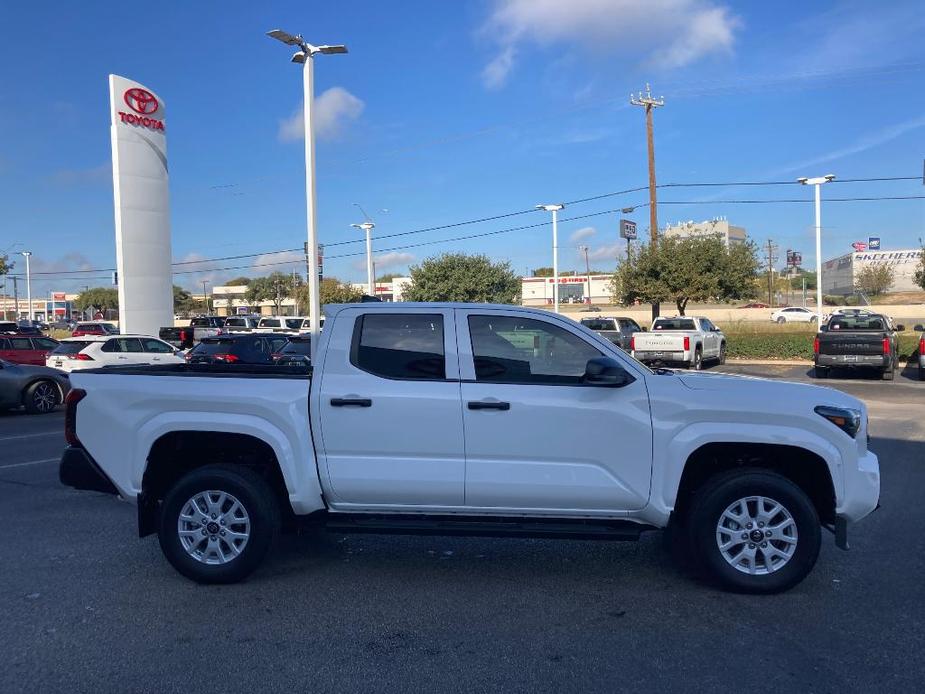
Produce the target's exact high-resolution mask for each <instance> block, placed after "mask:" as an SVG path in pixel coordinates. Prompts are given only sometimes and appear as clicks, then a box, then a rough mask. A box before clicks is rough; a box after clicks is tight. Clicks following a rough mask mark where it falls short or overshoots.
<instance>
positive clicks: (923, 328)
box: [912, 323, 925, 333]
mask: <svg viewBox="0 0 925 694" xmlns="http://www.w3.org/2000/svg"><path fill="white" fill-rule="evenodd" d="M912 329H913V330H915V332H917V333H920V332H925V326H923V325H922V324H921V323H918V324H916V326H915V327H914V328H912Z"/></svg>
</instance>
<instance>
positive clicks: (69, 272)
mask: <svg viewBox="0 0 925 694" xmlns="http://www.w3.org/2000/svg"><path fill="white" fill-rule="evenodd" d="M919 180H921V178H920V177H919V176H892V177H875V178H853V179H836V180H835V181H833V183H868V182H877V181H919ZM774 185H797V182H796V181H730V182H701V183H663V184H659V185H658V187H659V188H697V187H735V186H774ZM647 188H648V186H640V187H637V188H627V189H625V190H618V191H613V192H610V193H602V194H600V195H594V196H589V197H586V198H579V199H577V200H572V201H567V202H566V203H565V204H568V205H576V204H581V203H585V202H592V201H595V200H602V199H605V198H610V197H615V196H618V195H625V194H628V193H635V192H641V191H643V190H646V189H647ZM921 199H925V195H895V196H863V197H862V196H856V197H841V198H826V202H876V201H890V200H921ZM812 202H813V201H812V200H811V199H809V198H769V199H741V200H738V199H733V200H662V201H661V202H660V203H659V204H662V205H764V204H800V203H802V204H809V203H812ZM648 204H649V203H647V202H646V203H638V204H635V205H627V206H626V207H635V208H639V207H646V206H648ZM620 209H622V208H620ZM620 209H615V210H605V211H603V212H595V213H591V214H587V215H579V216H574V217H568V218H563V219H561V220H560V221H563V222H566V221H574V220H579V219H586V218H589V217H596V216H600V215H604V214H611V213H616V212H619V211H620ZM532 212H535V209H532V208H531V209H528V210H518V211H514V212H507V213H503V214H497V215H491V216H487V217H480V218H477V219H470V220H465V221H461V222H453V223H451V224H441V225H436V226H430V227H423V228H420V229H412V230H410V231H402V232H395V233H392V234H383V235H379V236H377V237H376V239H377V240H381V239H388V238H398V237H403V236H410V235H414V234H423V233H429V232H433V231H441V230H445V229H454V228H458V227H462V226H468V225H471V224H482V223H485V222H490V221H497V220H499V219H509V218H511V217H516V216H520V215H524V214H527V213H532ZM541 226H544V223H538V224H529V225H524V226H520V227H513V228H511V229H502V230H499V231H492V232H485V233H479V234H471V235H467V236H459V237H454V238H450V239H440V240H435V241H430V242H425V243H420V244H410V245H405V246H396V247H393V248H387V249H379V251H380V252H383V251H390V250H398V249H402V248H417V247H420V246H425V245H433V244H437V243H452V242H454V241H461V240H466V239H471V238H480V237H483V236H492V235H495V234H500V233H509V232H511V231H519V230H524V229H532V228H538V227H541ZM362 241H363V239H351V240H346V241H335V242H333V243H328V244H325V245H326V246H327V247H336V246H345V245H348V244H352V243H359V242H362ZM302 251H303V249H302V248H284V249H280V250H274V251H260V252H258V253H243V254H238V255H231V256H221V257H216V258H202V259H200V260H185V261H178V262H175V263H171V266H172V267H185V266H188V265H199V264H203V263H214V262H223V261H226V260H243V259H245V258H255V257H258V256H263V255H279V254H282V253H301V252H302ZM355 255H362V253H350V254H341V255H335V256H328V258H330V259H334V258H342V257H353V256H355ZM297 262H301V257H300V259H299V260H287V261H281V262H274V263H261V264H257V265H243V266H235V267H232V268H202V269H200V270H192V271H184V272H176V273H173V274H190V273H195V272H217V271H221V270H223V269H248V268H254V267H271V266H277V265H288V264H293V263H297ZM115 270H116V268H113V267H111V268H90V269H83V270H61V271H46V272H33V273H32V276H33V277H56V278H59V279H61V280H62V281H64V280H67V279H74V280H78V279H109V278H108V277H90V276H89V275H90V273H98V272H114V271H115ZM9 275H10V277H14V276H15V277H24V275H21V274H14V273H9ZM62 275H81V277H73V278H71V277H62ZM84 275H86V276H84Z"/></svg>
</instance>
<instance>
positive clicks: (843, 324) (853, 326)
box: [829, 316, 886, 332]
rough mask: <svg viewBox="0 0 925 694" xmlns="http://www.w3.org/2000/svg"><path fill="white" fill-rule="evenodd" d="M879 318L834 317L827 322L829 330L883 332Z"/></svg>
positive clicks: (884, 327) (881, 321) (883, 328)
mask: <svg viewBox="0 0 925 694" xmlns="http://www.w3.org/2000/svg"><path fill="white" fill-rule="evenodd" d="M885 323H886V322H885V321H884V320H883V318H882V317H881V316H836V317H835V318H833V319H832V320H831V321H829V330H832V331H838V330H873V331H877V332H883V331H884V330H885V329H886V325H885Z"/></svg>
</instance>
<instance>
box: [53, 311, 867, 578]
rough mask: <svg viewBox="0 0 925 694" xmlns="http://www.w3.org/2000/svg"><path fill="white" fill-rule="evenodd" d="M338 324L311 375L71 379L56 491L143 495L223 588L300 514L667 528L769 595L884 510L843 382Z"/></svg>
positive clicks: (151, 371) (472, 322) (533, 332)
mask: <svg viewBox="0 0 925 694" xmlns="http://www.w3.org/2000/svg"><path fill="white" fill-rule="evenodd" d="M326 313H327V323H326V326H325V330H324V332H323V333H322V334H321V338H320V341H319V345H318V353H317V356H316V359H315V364H314V372H313V373H309V371H308V370H305V371H301V372H300V371H298V370H296V369H286V368H280V367H253V366H250V367H247V366H245V367H242V366H195V365H190V364H182V365H176V366H160V367H153V366H138V367H133V368H132V367H126V368H118V367H117V368H115V369H105V370H98V371H83V372H80V373H75V374H74V375H73V377H72V387H73V389H72V390H71V392H70V394H69V395H68V398H67V406H66V413H65V434H66V438H67V441H68V443H69V447H68V448H67V449H66V450H65V452H64V454H63V456H62V459H61V464H60V471H59V472H60V478H61V481H62V482H63V483H64V484H66V485H69V486H72V487H76V488H78V489H93V490H97V491H104V492H110V493H113V494H118V495H120V496H121V497H123V498H124V499H126V500H128V501H131V502H133V503H135V504H137V510H138V529H139V534H140V535H141V536H145V535H149V534H152V533H157V534H158V536H159V539H160V545H161V548H162V550H163V552H164V554H165V555H166V557H167V559H168V560H169V561H170V562H171V563H172V564H173V566H174V567H175V568H176V569H177V570H179V571H180V572H181V573H182V574H184V575H185V576H187V577H189V578H191V579H193V580H195V581H199V582H214V583H227V582H232V581H237V580H240V579H243V578H244V577H245V576H247V575H248V574H249V573H250V572H251V571H253V570H254V569H255V568H256V567H257V566H258V564H259V563H260V562H261V560H262V559H263V558H264V556H265V555H266V554H267V550H268V549H269V548H270V546H271V544H272V542H273V540H274V537H275V536H276V535H277V533H278V532H280V530H281V528H289V527H292V526H293V525H295V523H296V522H297V521H301V522H307V523H314V524H318V525H321V526H324V527H326V528H328V529H331V530H334V531H336V532H371V533H431V534H442V535H447V534H469V535H486V536H497V535H508V536H530V537H537V536H539V537H564V538H588V539H637V538H638V536H639V534H640V532H641V531H644V530H653V529H658V528H669V529H670V530H671V531H672V532H671V534H670V537H672V539H673V540H676V542H673V543H672V545H673V546H674V547H676V548H684V549H686V550H687V551H689V553H690V555H691V556H692V557H693V558H695V559H696V560H697V562H698V563H699V565H700V566H701V567H702V568H703V569H704V571H705V572H706V574H707V575H708V576H710V577H712V579H713V580H715V581H716V582H717V583H719V584H720V585H722V586H725V587H726V588H729V589H732V590H740V591H749V592H765V593H767V592H776V591H781V590H786V589H787V588H789V587H791V586H793V585H795V584H796V583H797V582H799V581H800V580H801V579H803V578H804V577H805V576H806V575H807V574H808V573H809V572H810V570H811V569H812V567H813V566H814V564H815V562H816V558H817V555H818V552H819V547H820V540H821V538H820V528H823V527H825V528H828V529H830V530H832V531H833V532H834V533H835V538H836V544H837V545H839V546H840V547H842V548H847V533H848V525H849V523H850V522H853V521H858V520H860V519H862V518H864V517H865V516H866V515H867V514H869V513H870V512H871V511H873V510H874V509H875V508H876V506H877V504H878V499H879V492H880V471H879V465H878V461H877V457H876V455H874V453H872V452H871V451H869V450H868V447H867V441H868V433H867V412H866V408H865V406H864V404H863V403H862V402H860V401H859V400H857V399H855V398H853V397H851V396H849V395H846V394H844V393H841V392H839V391H836V390H832V389H828V388H821V387H817V386H810V385H798V384H792V383H786V382H777V381H773V382H772V381H764V380H760V379H753V378H739V377H734V376H724V375H712V374H705V373H698V374H695V373H689V374H679V373H678V372H674V371H668V370H659V371H650V370H649V369H648V368H646V367H645V366H643V365H642V364H640V363H639V362H637V361H635V360H634V359H631V358H630V357H629V356H628V355H627V354H625V353H624V352H623V351H622V350H621V349H620V348H618V347H617V346H616V345H614V344H613V343H611V342H610V341H609V340H607V339H604V338H602V337H600V336H599V335H596V334H595V333H594V332H592V331H591V330H589V329H587V328H584V327H582V326H580V325H578V324H577V323H575V322H574V321H571V320H569V319H567V318H564V317H561V316H558V315H555V314H550V313H548V312H545V311H542V310H531V309H525V308H518V307H512V306H494V305H487V304H400V303H395V304H390V303H382V304H375V303H369V304H350V305H335V306H329V307H327V312H326ZM784 405H786V406H784ZM595 432H597V433H601V434H605V433H606V435H600V436H595V435H594V433H595ZM87 551H92V548H87Z"/></svg>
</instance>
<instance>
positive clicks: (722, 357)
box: [716, 342, 726, 366]
mask: <svg viewBox="0 0 925 694" xmlns="http://www.w3.org/2000/svg"><path fill="white" fill-rule="evenodd" d="M716 361H717V363H718V364H719V365H720V366H722V365H723V364H725V363H726V343H725V342H724V343H723V344H721V345H720V346H719V358H718V359H717V360H716Z"/></svg>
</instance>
